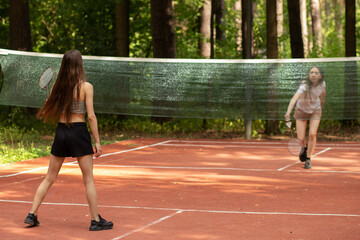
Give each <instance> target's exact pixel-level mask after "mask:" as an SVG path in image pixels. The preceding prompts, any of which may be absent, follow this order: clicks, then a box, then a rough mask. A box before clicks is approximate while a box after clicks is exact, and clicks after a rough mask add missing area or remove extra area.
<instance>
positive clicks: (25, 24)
mask: <svg viewBox="0 0 360 240" xmlns="http://www.w3.org/2000/svg"><path fill="white" fill-rule="evenodd" d="M9 21H10V48H11V49H14V50H22V51H32V46H31V29H30V13H29V0H9Z"/></svg>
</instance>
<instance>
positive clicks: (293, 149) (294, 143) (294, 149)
mask: <svg viewBox="0 0 360 240" xmlns="http://www.w3.org/2000/svg"><path fill="white" fill-rule="evenodd" d="M291 125H292V123H291V121H287V122H286V126H287V127H288V128H289V129H290V132H291V139H290V140H289V142H288V150H289V152H290V153H291V154H292V155H294V156H298V155H299V153H300V150H301V145H300V142H299V140H298V139H297V138H295V137H294V133H293V129H292V127H291Z"/></svg>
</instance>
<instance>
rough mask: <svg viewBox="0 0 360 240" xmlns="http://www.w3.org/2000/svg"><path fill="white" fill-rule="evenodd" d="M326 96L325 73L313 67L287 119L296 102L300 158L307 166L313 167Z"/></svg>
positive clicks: (295, 97)
mask: <svg viewBox="0 0 360 240" xmlns="http://www.w3.org/2000/svg"><path fill="white" fill-rule="evenodd" d="M325 97H326V85H325V81H324V73H323V72H322V70H321V69H320V68H319V67H311V68H310V70H309V72H308V76H307V78H306V80H304V81H302V82H301V84H300V86H299V89H298V90H297V92H296V93H295V95H294V96H293V97H292V99H291V101H290V103H289V106H288V109H287V112H286V114H285V120H286V121H290V114H291V112H292V110H293V108H294V106H295V104H296V107H295V113H294V118H295V119H296V132H297V138H298V140H299V143H300V145H301V151H300V154H299V159H300V161H301V162H305V168H306V169H309V168H311V156H312V155H313V154H314V151H315V146H316V136H317V130H318V127H319V124H320V119H321V114H322V109H323V108H324V103H325ZM308 121H309V142H308V144H306V129H307V123H308Z"/></svg>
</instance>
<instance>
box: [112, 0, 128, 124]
mask: <svg viewBox="0 0 360 240" xmlns="http://www.w3.org/2000/svg"><path fill="white" fill-rule="evenodd" d="M129 10H130V0H118V1H116V2H115V45H116V56H118V57H129ZM117 87H118V88H119V91H121V93H122V94H121V95H119V99H118V101H119V102H121V103H123V105H124V108H122V109H120V111H122V112H124V113H127V112H128V105H129V101H130V100H129V96H130V77H129V76H128V75H125V76H123V77H122V78H121V81H120V82H119V84H118V86H117ZM117 117H118V119H119V120H124V119H127V115H123V114H121V115H117Z"/></svg>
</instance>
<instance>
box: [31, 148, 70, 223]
mask: <svg viewBox="0 0 360 240" xmlns="http://www.w3.org/2000/svg"><path fill="white" fill-rule="evenodd" d="M64 159H65V158H64V157H56V156H54V155H52V154H51V155H50V162H49V168H48V172H47V174H46V177H45V179H44V180H43V181H42V183H41V184H40V185H39V187H38V189H37V190H36V193H35V197H34V202H33V205H32V208H31V211H30V213H33V214H34V215H35V216H37V212H38V209H39V207H40V205H41V203H42V201H43V200H44V198H45V196H46V194H47V192H48V190H49V188H50V187H51V185H52V184H53V183H54V182H55V180H56V177H57V176H58V174H59V171H60V169H61V166H62V164H63V162H64Z"/></svg>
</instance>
